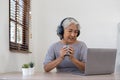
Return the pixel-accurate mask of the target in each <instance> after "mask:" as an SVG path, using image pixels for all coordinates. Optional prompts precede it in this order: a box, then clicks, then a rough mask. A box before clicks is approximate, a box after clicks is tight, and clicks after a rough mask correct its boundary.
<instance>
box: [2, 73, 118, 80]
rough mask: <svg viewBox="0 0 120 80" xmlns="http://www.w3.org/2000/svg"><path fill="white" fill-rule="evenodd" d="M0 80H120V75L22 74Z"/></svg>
mask: <svg viewBox="0 0 120 80" xmlns="http://www.w3.org/2000/svg"><path fill="white" fill-rule="evenodd" d="M0 80H120V74H117V73H116V74H108V75H90V76H81V75H76V74H69V73H55V72H54V73H53V72H52V73H42V72H41V73H35V74H33V75H29V76H23V75H22V73H21V72H11V73H3V74H0Z"/></svg>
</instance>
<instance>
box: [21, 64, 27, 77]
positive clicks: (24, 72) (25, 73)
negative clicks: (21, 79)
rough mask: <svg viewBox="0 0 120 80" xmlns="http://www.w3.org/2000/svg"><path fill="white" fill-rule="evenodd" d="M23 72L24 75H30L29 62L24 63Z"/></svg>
mask: <svg viewBox="0 0 120 80" xmlns="http://www.w3.org/2000/svg"><path fill="white" fill-rule="evenodd" d="M22 74H23V76H27V75H29V64H23V65H22Z"/></svg>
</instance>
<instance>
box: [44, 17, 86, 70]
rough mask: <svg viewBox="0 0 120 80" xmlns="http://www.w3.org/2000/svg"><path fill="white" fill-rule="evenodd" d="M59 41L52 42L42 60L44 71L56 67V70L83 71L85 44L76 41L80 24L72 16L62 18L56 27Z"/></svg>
mask: <svg viewBox="0 0 120 80" xmlns="http://www.w3.org/2000/svg"><path fill="white" fill-rule="evenodd" d="M57 35H58V36H59V37H60V41H58V42H56V43H54V44H52V45H51V46H50V47H49V49H48V51H47V54H46V57H45V61H44V70H45V72H50V71H51V70H52V69H54V68H56V69H57V72H84V69H85V62H86V55H87V46H86V44H85V43H84V42H83V41H78V40H77V37H78V36H79V35H80V25H79V23H78V21H77V20H75V19H74V18H72V17H67V18H65V19H63V20H62V21H61V23H60V25H59V26H58V28H57Z"/></svg>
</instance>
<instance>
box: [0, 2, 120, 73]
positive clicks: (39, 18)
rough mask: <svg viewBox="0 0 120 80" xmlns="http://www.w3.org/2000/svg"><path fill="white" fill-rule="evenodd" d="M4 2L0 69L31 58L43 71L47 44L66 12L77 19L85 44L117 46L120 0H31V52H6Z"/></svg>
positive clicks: (54, 37)
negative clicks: (26, 53) (27, 53)
mask: <svg viewBox="0 0 120 80" xmlns="http://www.w3.org/2000/svg"><path fill="white" fill-rule="evenodd" d="M5 4H8V0H0V10H2V11H1V13H0V14H1V15H0V18H1V21H0V44H1V45H0V49H1V52H0V72H7V71H18V70H19V71H20V69H21V68H20V67H21V64H23V63H25V62H28V61H30V60H34V61H35V64H36V71H43V60H44V56H45V54H46V51H47V49H48V47H49V45H50V44H52V43H54V42H56V41H58V40H59V37H58V36H57V35H56V28H57V26H58V25H59V24H60V21H61V20H62V19H63V18H65V17H68V16H71V17H74V18H76V19H77V20H78V21H79V23H80V25H81V35H80V36H79V37H78V39H79V40H82V41H84V42H85V43H86V44H87V46H88V47H104V48H117V43H118V41H117V33H118V30H117V24H118V23H119V22H120V5H119V4H120V1H119V0H32V33H33V34H32V36H33V37H32V46H33V47H32V51H33V53H32V54H30V55H24V54H16V53H11V52H9V45H8V43H9V41H8V36H9V35H8V32H7V31H8V30H9V27H8V5H7V6H6V5H5ZM119 45H120V44H119ZM31 58H32V59H31ZM3 61H4V62H3ZM118 63H119V62H118ZM117 66H118V65H117ZM8 67H9V68H8ZM118 70H119V69H118ZM119 72H120V70H119Z"/></svg>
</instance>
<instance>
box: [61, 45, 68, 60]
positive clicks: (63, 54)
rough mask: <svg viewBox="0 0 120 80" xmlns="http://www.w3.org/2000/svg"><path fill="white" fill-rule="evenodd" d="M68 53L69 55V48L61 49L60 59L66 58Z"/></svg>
mask: <svg viewBox="0 0 120 80" xmlns="http://www.w3.org/2000/svg"><path fill="white" fill-rule="evenodd" d="M66 53H67V48H66V47H63V48H61V50H60V57H61V58H64V57H65V55H66Z"/></svg>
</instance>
